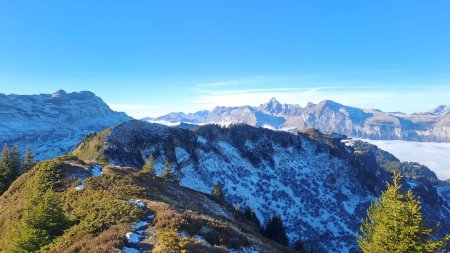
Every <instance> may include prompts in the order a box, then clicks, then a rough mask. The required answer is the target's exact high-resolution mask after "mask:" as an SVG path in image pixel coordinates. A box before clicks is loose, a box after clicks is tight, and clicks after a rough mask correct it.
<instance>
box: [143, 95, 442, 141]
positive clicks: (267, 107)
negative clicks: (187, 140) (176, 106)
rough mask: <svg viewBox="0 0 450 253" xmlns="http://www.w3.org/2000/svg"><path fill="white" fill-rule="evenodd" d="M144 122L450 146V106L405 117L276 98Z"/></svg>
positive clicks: (327, 101) (169, 115) (375, 111)
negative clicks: (320, 133)
mask: <svg viewBox="0 0 450 253" xmlns="http://www.w3.org/2000/svg"><path fill="white" fill-rule="evenodd" d="M143 120H145V121H150V122H156V123H172V124H174V123H178V122H184V123H194V124H208V123H217V124H225V125H227V124H230V123H245V124H249V125H252V126H258V127H267V128H273V129H281V130H291V129H294V130H301V129H306V128H310V127H314V128H317V129H319V130H321V131H324V132H329V133H331V132H336V133H340V134H345V135H348V136H352V137H359V138H366V139H374V140H409V141H437V142H450V106H439V107H438V108H436V109H434V110H432V111H431V112H428V113H419V114H405V113H387V112H382V111H380V110H376V109H360V108H355V107H350V106H345V105H342V104H339V103H336V102H334V101H330V100H325V101H322V102H320V103H318V104H313V103H308V104H307V105H306V106H305V107H300V106H299V105H292V104H281V103H279V102H278V101H277V100H276V99H275V98H272V99H271V100H270V101H268V102H267V103H264V104H262V105H260V106H257V107H252V106H240V107H216V108H214V109H213V110H212V111H200V112H197V113H189V114H185V113H171V114H168V115H165V116H161V117H158V118H145V119H143Z"/></svg>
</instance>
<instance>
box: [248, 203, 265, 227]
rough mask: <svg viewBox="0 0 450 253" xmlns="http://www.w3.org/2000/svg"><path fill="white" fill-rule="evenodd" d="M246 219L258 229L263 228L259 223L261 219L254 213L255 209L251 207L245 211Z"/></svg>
mask: <svg viewBox="0 0 450 253" xmlns="http://www.w3.org/2000/svg"><path fill="white" fill-rule="evenodd" d="M244 217H245V218H246V219H247V220H248V221H250V222H251V223H253V224H255V226H256V227H258V228H260V227H261V223H260V222H259V219H258V217H257V216H256V213H255V212H254V211H253V209H252V208H251V207H247V209H245V212H244Z"/></svg>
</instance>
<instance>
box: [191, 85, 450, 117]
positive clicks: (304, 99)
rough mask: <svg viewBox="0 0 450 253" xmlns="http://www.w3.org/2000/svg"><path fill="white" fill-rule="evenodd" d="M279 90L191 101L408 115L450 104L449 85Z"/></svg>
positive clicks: (226, 92)
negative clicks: (336, 106) (330, 105)
mask: <svg viewBox="0 0 450 253" xmlns="http://www.w3.org/2000/svg"><path fill="white" fill-rule="evenodd" d="M301 86H302V85H301V84H299V85H297V87H295V88H293V87H276V88H245V87H244V86H242V87H239V88H236V87H235V88H233V89H228V88H225V87H224V88H220V89H217V88H212V89H208V88H203V89H198V90H197V91H196V94H195V96H193V97H192V99H191V102H192V103H193V104H194V105H197V106H195V107H202V108H203V109H205V108H206V109H211V108H213V107H216V106H224V105H225V106H242V105H252V106H256V105H259V104H262V103H264V102H266V101H268V100H269V99H270V98H271V97H276V98H277V99H278V100H279V101H280V102H284V103H291V104H300V105H305V104H306V103H308V102H313V103H318V102H320V101H322V100H325V99H331V100H335V101H337V102H340V103H343V104H345V105H350V106H356V107H362V108H376V109H381V110H385V111H404V112H407V113H412V112H422V111H427V110H429V109H431V108H432V107H433V106H435V105H438V104H441V103H443V104H449V103H450V101H447V98H448V96H449V95H450V88H449V86H443V85H441V86H434V87H430V86H429V85H428V86H427V85H419V84H413V85H408V84H402V83H400V84H396V85H392V84H390V85H387V84H376V83H365V84H360V85H355V84H353V85H348V84H347V85H346V84H345V83H342V84H339V83H330V85H323V86H320V85H316V86H312V85H306V84H304V85H303V86H304V87H301Z"/></svg>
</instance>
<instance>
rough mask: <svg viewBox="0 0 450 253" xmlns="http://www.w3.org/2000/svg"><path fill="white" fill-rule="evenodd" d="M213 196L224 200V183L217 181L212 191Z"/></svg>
mask: <svg viewBox="0 0 450 253" xmlns="http://www.w3.org/2000/svg"><path fill="white" fill-rule="evenodd" d="M211 195H213V196H214V197H216V198H218V199H224V194H223V190H222V183H221V182H219V181H217V182H216V183H215V184H214V187H213V188H212V190H211Z"/></svg>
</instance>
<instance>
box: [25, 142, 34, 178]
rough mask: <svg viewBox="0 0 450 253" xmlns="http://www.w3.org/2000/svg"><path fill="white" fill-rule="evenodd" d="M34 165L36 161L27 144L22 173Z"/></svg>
mask: <svg viewBox="0 0 450 253" xmlns="http://www.w3.org/2000/svg"><path fill="white" fill-rule="evenodd" d="M34 165H36V162H35V161H34V155H33V151H31V149H30V146H27V150H26V151H25V157H24V158H23V163H22V173H25V172H27V171H29V170H30V169H31V168H33V166H34Z"/></svg>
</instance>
